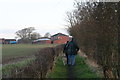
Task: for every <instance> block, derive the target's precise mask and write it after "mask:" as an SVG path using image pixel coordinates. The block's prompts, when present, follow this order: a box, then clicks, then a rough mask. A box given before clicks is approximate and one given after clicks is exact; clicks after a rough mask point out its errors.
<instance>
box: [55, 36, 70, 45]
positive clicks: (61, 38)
mask: <svg viewBox="0 0 120 80" xmlns="http://www.w3.org/2000/svg"><path fill="white" fill-rule="evenodd" d="M57 38H58V40H55V41H54V43H56V44H64V43H66V42H67V41H68V40H69V37H68V36H58V37H57Z"/></svg>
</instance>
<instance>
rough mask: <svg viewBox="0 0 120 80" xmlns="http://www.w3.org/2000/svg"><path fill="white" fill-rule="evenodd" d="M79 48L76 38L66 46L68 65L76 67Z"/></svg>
mask: <svg viewBox="0 0 120 80" xmlns="http://www.w3.org/2000/svg"><path fill="white" fill-rule="evenodd" d="M78 50H79V47H78V46H77V44H76V42H75V40H74V38H72V39H71V41H69V42H68V43H67V45H66V53H67V56H68V65H75V55H76V54H77V52H78Z"/></svg>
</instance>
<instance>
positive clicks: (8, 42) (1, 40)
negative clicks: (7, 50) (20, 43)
mask: <svg viewBox="0 0 120 80" xmlns="http://www.w3.org/2000/svg"><path fill="white" fill-rule="evenodd" d="M16 43H17V41H16V39H4V38H1V39H0V44H16Z"/></svg>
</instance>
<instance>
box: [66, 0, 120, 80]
mask: <svg viewBox="0 0 120 80" xmlns="http://www.w3.org/2000/svg"><path fill="white" fill-rule="evenodd" d="M74 8H75V9H74V10H73V11H71V12H67V21H68V32H69V33H70V35H72V36H73V37H74V38H75V39H76V41H77V43H78V44H79V47H80V48H81V50H82V51H83V52H85V53H86V54H87V55H88V56H89V57H90V58H93V59H95V60H96V61H97V63H98V64H99V65H101V66H102V69H103V73H104V76H105V78H120V46H119V45H120V39H119V36H120V34H119V31H120V22H119V19H120V2H91V3H90V2H79V1H75V2H74Z"/></svg>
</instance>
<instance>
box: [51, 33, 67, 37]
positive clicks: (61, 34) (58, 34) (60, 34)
mask: <svg viewBox="0 0 120 80" xmlns="http://www.w3.org/2000/svg"><path fill="white" fill-rule="evenodd" d="M54 36H68V35H66V34H63V33H57V34H55V35H52V36H51V37H54Z"/></svg>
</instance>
